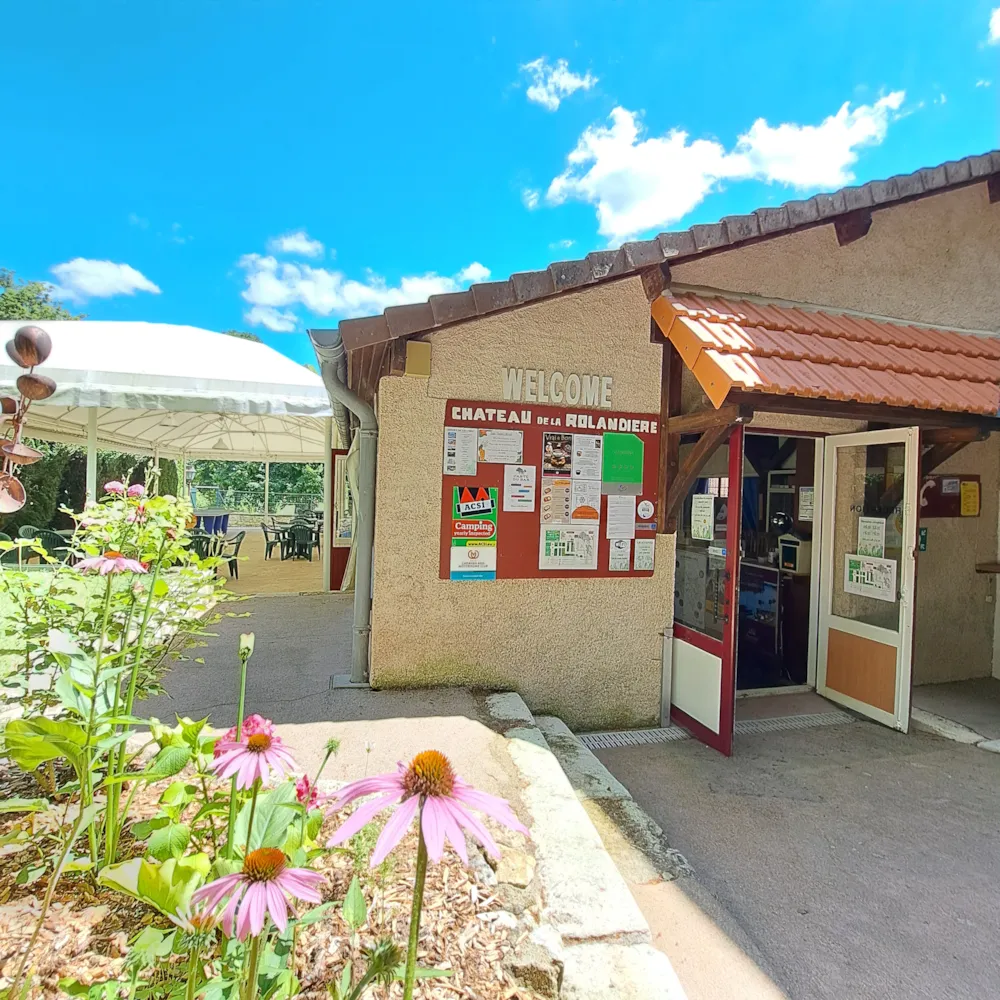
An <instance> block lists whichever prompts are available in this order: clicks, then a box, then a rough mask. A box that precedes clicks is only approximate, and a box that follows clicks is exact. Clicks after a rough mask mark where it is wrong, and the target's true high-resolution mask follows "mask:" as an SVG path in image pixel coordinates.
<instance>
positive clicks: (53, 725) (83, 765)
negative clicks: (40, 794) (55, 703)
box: [4, 715, 88, 780]
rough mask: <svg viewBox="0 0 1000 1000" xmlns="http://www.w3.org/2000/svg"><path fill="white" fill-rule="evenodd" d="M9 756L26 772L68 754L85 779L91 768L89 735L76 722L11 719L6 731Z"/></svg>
mask: <svg viewBox="0 0 1000 1000" xmlns="http://www.w3.org/2000/svg"><path fill="white" fill-rule="evenodd" d="M4 742H5V744H6V748H7V755H8V756H9V757H10V758H11V759H12V760H13V761H14V763H15V764H17V766H18V767H19V768H21V770H22V771H29V772H30V771H34V770H35V768H37V767H38V766H39V765H40V764H45V763H47V762H48V761H50V760H58V759H59V758H60V757H65V758H66V760H67V761H68V762H69V764H70V766H71V767H72V768H73V770H74V771H76V774H77V777H78V778H80V779H81V780H82V778H83V775H84V774H85V773H86V771H87V764H88V761H87V754H86V749H85V748H86V746H87V734H86V732H85V731H84V730H83V729H82V728H81V727H80V726H78V725H76V723H73V722H63V721H59V720H56V719H47V718H45V717H44V716H40V715H39V716H34V717H33V718H30V719H11V720H10V722H8V723H7V728H6V730H5V731H4Z"/></svg>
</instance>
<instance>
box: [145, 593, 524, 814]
mask: <svg viewBox="0 0 1000 1000" xmlns="http://www.w3.org/2000/svg"><path fill="white" fill-rule="evenodd" d="M353 600H354V598H353V595H350V594H305V595H295V596H287V597H278V596H262V597H253V598H249V599H247V600H244V601H239V602H234V603H229V604H221V605H219V606H218V610H219V611H220V612H221V614H222V615H223V618H222V620H221V621H220V622H219V623H218V624H217V625H215V626H213V627H212V628H211V631H212V632H214V633H215V635H214V636H213V637H211V638H206V639H205V640H203V641H204V642H205V643H206V645H205V646H204V647H202V648H200V649H191V650H189V651H188V655H190V656H191V657H192V659H190V660H187V661H185V662H180V663H176V664H175V665H174V666H173V667H172V668H171V670H170V672H169V673H168V674H167V675H166V677H165V678H164V680H163V685H164V687H165V688H166V691H167V693H166V695H163V696H161V697H158V698H151V699H149V700H148V701H145V702H142V703H141V704H140V706H139V712H140V714H142V715H144V716H146V717H151V716H155V717H157V718H159V719H161V720H162V721H164V722H172V721H173V717H174V714H175V713H176V714H177V715H181V716H190V717H191V718H195V719H200V718H203V717H204V716H206V715H207V716H209V719H210V724H211V725H213V726H215V727H217V728H219V729H228V728H229V727H230V726H232V725H233V724H234V723H235V721H236V709H237V704H238V702H237V698H238V688H239V659H238V655H237V650H238V648H239V636H240V633H241V632H253V633H254V636H255V645H254V654H253V657H252V658H251V660H250V665H249V669H248V671H247V692H246V714H247V715H249V714H250V713H253V712H256V713H257V714H259V715H263V716H265V717H267V718H270V719H273V720H274V722H275V723H277V724H278V728H277V731H278V734H279V735H280V736H281V738H282V739H283V740H284V741H285V742H286V743H287V744H288V745H289V747H290V748H291V749H292V750H293V752H294V756H295V759H296V763H297V764H298V765H299V768H300V770H304V771H307V772H309V773H315V771H316V769H317V767H318V766H319V763H320V761H321V759H322V756H323V748H324V747H325V745H326V742H327V740H328V739H330V738H331V737H336V738H337V739H339V740H340V741H341V749H340V752H339V753H338V755H337V756H336V757H335V758H334V759H333V760H331V761H330V763H329V764H328V765H327V768H326V770H325V771H324V772H323V777H324V779H326V778H332V779H339V780H348V779H353V778H356V777H361V776H362V775H364V774H377V773H380V772H383V771H391V770H395V767H396V762H397V761H398V760H404V761H406V760H410V759H411V758H412V757H413V756H414V754H416V753H419V752H420V751H421V750H429V749H436V750H441V751H442V752H443V753H445V754H447V755H448V756H449V757H450V758H451V760H452V763H453V764H454V765H455V768H456V770H457V771H458V772H459V774H461V775H462V777H464V778H465V779H466V780H467V781H470V782H472V784H474V785H476V786H478V787H480V788H482V789H484V790H485V791H488V792H492V793H493V794H496V795H502V796H504V797H505V798H511V797H514V796H516V794H517V788H516V782H515V779H514V769H513V766H512V764H511V761H510V758H509V755H508V754H507V752H506V750H505V749H504V746H503V737H502V736H499V735H497V734H496V733H495V732H493V731H492V730H491V729H490V728H489V727H488V726H487V725H486V723H487V721H488V720H489V715H488V713H487V711H486V708H485V703H484V700H483V699H482V698H480V697H478V696H475V695H473V694H471V693H470V692H469V691H467V690H464V689H461V688H437V689H426V690H408V691H371V690H369V689H367V688H365V689H361V690H344V689H338V690H334V689H332V688H331V687H330V678H331V676H332V675H333V674H334V673H345V672H349V670H350V655H351V626H352V622H353V607H354V605H353ZM243 616H247V617H243ZM194 657H199V658H203V659H204V660H205V662H204V663H203V664H199V663H195V662H194V660H193V658H194ZM366 745H368V746H369V747H370V749H368V750H366Z"/></svg>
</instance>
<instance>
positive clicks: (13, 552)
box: [0, 531, 18, 566]
mask: <svg viewBox="0 0 1000 1000" xmlns="http://www.w3.org/2000/svg"><path fill="white" fill-rule="evenodd" d="M12 541H14V539H13V538H11V537H10V535H8V534H7V532H6V531H0V542H12ZM17 557H18V551H17V549H10V550H9V551H7V552H0V566H11V565H13V566H16V565H17Z"/></svg>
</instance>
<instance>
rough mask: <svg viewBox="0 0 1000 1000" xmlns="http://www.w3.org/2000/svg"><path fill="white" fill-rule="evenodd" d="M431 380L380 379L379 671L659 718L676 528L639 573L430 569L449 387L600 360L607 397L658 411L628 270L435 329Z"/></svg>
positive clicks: (493, 391) (381, 682)
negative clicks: (470, 574)
mask: <svg viewBox="0 0 1000 1000" xmlns="http://www.w3.org/2000/svg"><path fill="white" fill-rule="evenodd" d="M431 344H432V358H431V376H430V378H429V379H418V378H384V379H383V380H382V382H381V384H380V398H379V417H380V422H381V429H380V434H379V467H378V486H377V496H378V500H377V505H378V506H377V515H376V522H375V597H374V606H373V632H372V668H371V676H372V683H373V684H374V685H375V686H376V687H396V686H409V685H413V686H417V685H433V684H471V685H481V686H483V687H487V688H513V689H515V690H517V691H519V692H520V693H521V694H522V695H523V697H524V698H525V700H526V701H527V703H528V704H529V706H530V707H531V708H532V709H534V710H537V711H542V712H554V713H556V714H558V715H560V716H562V717H563V718H564V719H565V720H566V722H567V723H568V724H569V725H571V726H574V727H577V728H590V727H593V728H598V727H616V726H624V725H641V724H649V723H652V722H655V721H656V720H657V719H658V717H659V707H660V654H661V638H660V633H661V632H662V630H663V628H664V626H665V625H668V624H671V623H672V620H673V541H674V540H673V536H666V535H661V536H658V537H657V540H656V557H655V559H656V561H655V566H656V570H655V573H654V576H653V577H651V578H645V579H582V580H496V581H483V582H463V583H452V582H450V581H447V580H441V579H439V574H438V559H439V539H440V530H441V529H440V524H441V520H440V518H441V464H442V453H441V449H442V440H443V428H444V423H445V401H446V400H447V399H449V398H454V399H482V400H500V399H502V382H501V369H502V368H503V367H504V366H512V367H518V368H520V367H525V368H542V369H546V370H550V371H551V370H552V369H553V368H557V369H559V370H562V371H586V372H599V373H600V374H602V375H611V376H612V378H613V379H614V388H613V393H612V402H613V405H614V408H615V409H616V410H626V411H633V412H646V413H656V412H658V410H659V399H660V348H659V346H657V345H654V344H651V343H650V341H649V309H648V305H647V303H646V298H645V295H644V293H643V291H642V286H641V283H640V281H639V280H638V279H637V278H635V279H628V280H624V281H619V282H614V283H611V284H607V285H602V286H599V287H597V288H593V289H590V290H588V291H586V292H582V293H579V294H574V295H570V296H565V297H562V298H556V299H551V300H548V301H546V302H543V303H540V304H538V305H535V306H528V307H525V308H523V309H518V310H514V311H512V312H509V313H505V314H502V315H498V316H493V317H486V318H483V319H480V320H476V321H474V322H470V323H464V324H462V325H460V326H456V327H453V328H451V329H446V330H442V331H440V332H439V333H436V334H434V335H433V337H432V338H431Z"/></svg>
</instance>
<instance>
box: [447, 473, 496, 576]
mask: <svg viewBox="0 0 1000 1000" xmlns="http://www.w3.org/2000/svg"><path fill="white" fill-rule="evenodd" d="M499 497H500V491H499V490H498V489H497V488H496V487H495V486H456V487H454V489H453V490H452V499H451V579H452V580H495V579H496V578H497V502H498V500H499Z"/></svg>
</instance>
